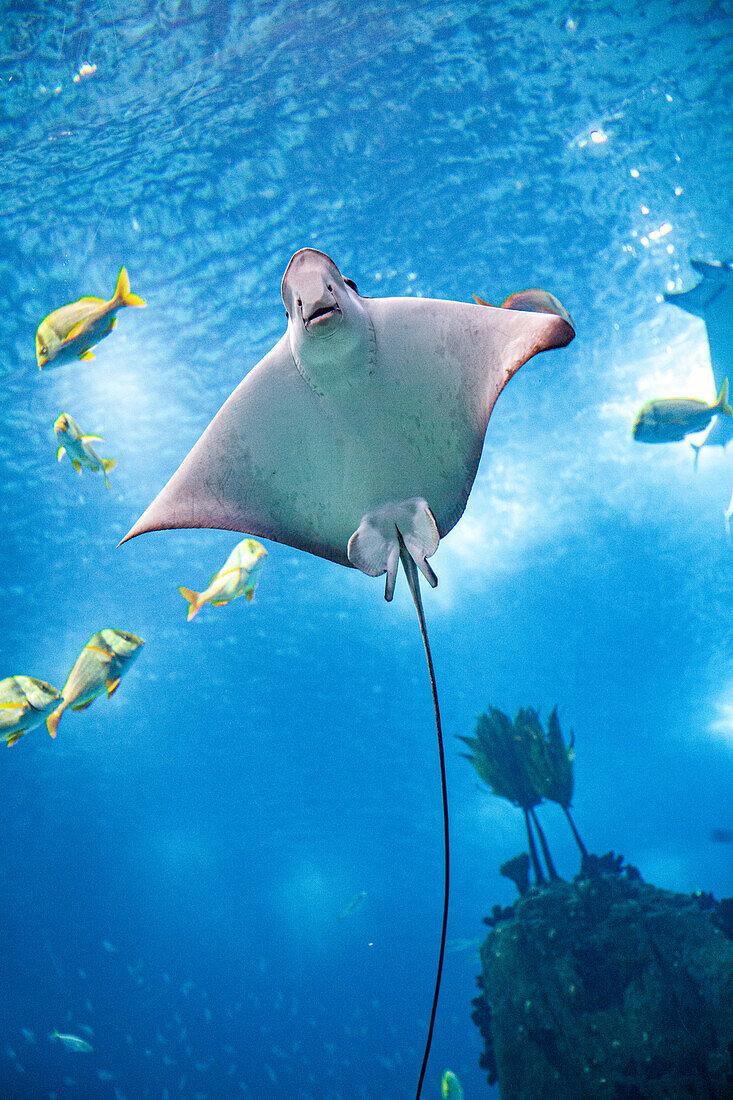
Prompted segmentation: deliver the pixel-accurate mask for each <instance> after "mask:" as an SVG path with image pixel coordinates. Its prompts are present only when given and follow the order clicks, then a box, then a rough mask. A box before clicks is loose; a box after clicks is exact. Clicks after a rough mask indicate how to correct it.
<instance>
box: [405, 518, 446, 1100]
mask: <svg viewBox="0 0 733 1100" xmlns="http://www.w3.org/2000/svg"><path fill="white" fill-rule="evenodd" d="M397 537H398V539H399V543H400V560H401V562H402V565H403V568H404V570H405V574H406V576H407V583H408V584H409V586H410V592H411V593H412V598H413V600H414V602H415V610H416V611H417V618H418V621H419V623H420V633H421V634H422V640H423V645H424V646H425V656H426V657H427V659H428V673H429V675H430V689H431V691H432V693H433V709H434V710H435V731H436V733H437V735H438V755H439V757H440V782H441V786H442V789H443V836H444V841H445V843H444V854H445V874H444V888H443V924H442V928H441V932H440V953H439V955H438V969H437V973H436V975H435V992H434V993H433V1007H432V1010H431V1012H430V1026H429V1027H428V1037H427V1040H426V1042H425V1053H424V1055H423V1060H422V1066H421V1067H420V1080H419V1081H418V1083H417V1092H416V1093H415V1100H420V1093H421V1092H422V1083H423V1078H424V1077H425V1070H426V1068H427V1064H428V1058H429V1056H430V1044H431V1043H432V1041H433V1028H434V1027H435V1012H436V1010H437V1007H438V996H439V994H440V979H441V976H442V973H443V957H444V956H445V933H446V927H447V924H448V892H449V885H450V840H449V830H448V788H447V786H446V782H445V754H444V752H443V727H442V725H441V721H440V708H439V706H438V689H437V686H436V684H435V670H434V668H433V657H432V654H431V652H430V642H429V641H428V632H427V627H426V626H425V614H424V612H423V606H422V598H421V596H420V583H419V581H418V577H417V568H416V566H415V562H414V561H413V559H412V557H411V555H410V554H409V553H408V551H407V550H406V549H405V544H404V542H403V541H402V535H401V534H400V533H399V531H398V532H397Z"/></svg>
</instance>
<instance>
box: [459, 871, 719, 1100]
mask: <svg viewBox="0 0 733 1100" xmlns="http://www.w3.org/2000/svg"><path fill="white" fill-rule="evenodd" d="M729 908H730V905H729V903H726V902H715V901H714V899H712V898H711V896H710V895H705V894H703V895H691V896H690V895H682V894H674V893H670V892H669V891H666V890H660V889H657V888H656V887H654V886H651V885H648V884H646V883H644V882H643V880H642V879H641V876H640V875H639V872H638V871H636V869H635V868H632V867H629V866H626V867H623V866H622V862H621V857H613V855H612V854H609V856H607V857H602V858H599V857H597V856H592V855H591V856H587V857H586V858H585V859H584V860H583V870H582V872H581V874H580V875H578V876H577V877H576V878H575V880H574V881H573V882H563V881H561V880H556V881H553V882H550V883H549V884H546V885H542V886H540V887H536V888H534V889H532V890H530V891H529V892H528V893H527V894H526V895H525V896H524V897H519V898H518V899H517V900H516V901H515V903H514V905H513V906H511V907H507V908H503V909H501V908H499V907H495V909H494V912H493V915H492V917H491V918H487V921H486V923H487V924H490V925H491V926H492V927H491V931H490V932H489V935H488V937H487V939H486V941H485V943H484V944H483V946H482V948H481V963H482V973H481V975H480V977H479V979H478V984H479V987H480V989H481V994H480V996H479V997H477V998H476V999H475V1000H474V1002H473V1003H474V1014H473V1018H474V1021H475V1023H476V1024H477V1026H479V1028H480V1029H481V1032H482V1035H483V1037H484V1042H485V1052H484V1055H483V1057H482V1060H481V1064H482V1065H483V1067H484V1068H485V1069H486V1070H487V1072H488V1078H489V1081H490V1082H492V1083H493V1081H495V1080H497V1079H498V1082H499V1088H500V1092H501V1097H502V1100H595V1098H598V1100H642V1098H643V1100H688V1098H689V1100H697V1098H700V1100H703V1098H704V1100H728V1098H729V1097H731V1096H733V940H732V939H731V938H730V937H731V930H730V927H729V925H728V920H727V918H728V915H729Z"/></svg>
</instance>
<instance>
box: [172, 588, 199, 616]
mask: <svg viewBox="0 0 733 1100" xmlns="http://www.w3.org/2000/svg"><path fill="white" fill-rule="evenodd" d="M178 591H179V592H180V593H181V595H182V596H183V598H184V600H188V602H189V605H190V606H189V608H188V615H187V616H186V622H187V623H190V622H191V619H192V618H193V617H194V615H198V613H199V611H200V610H201V608H202V607H203V604H202V603H200V602H199V600H200V597H201V593H200V592H194V591H193V590H192V589H191V588H182V587H181V586H180V585H179V588H178Z"/></svg>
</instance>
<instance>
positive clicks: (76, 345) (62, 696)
mask: <svg viewBox="0 0 733 1100" xmlns="http://www.w3.org/2000/svg"><path fill="white" fill-rule="evenodd" d="M84 69H85V66H82V70H80V72H82V75H84ZM87 71H88V72H89V73H91V72H93V71H94V67H87ZM145 304H146V303H145V302H144V301H143V299H142V298H141V297H139V295H137V294H133V293H132V291H131V290H130V279H129V276H128V274H127V269H126V268H125V267H124V266H123V267H121V268H120V273H119V275H118V277H117V285H116V286H115V291H114V294H113V295H112V297H111V298H110V299H109V300H105V299H104V298H94V297H85V298H79V299H78V301H76V302H71V303H69V305H65V306H61V307H60V308H59V309H55V310H53V311H52V312H51V313H49V314H48V316H47V317H45V318H44V319H43V320H42V321H41V323H40V325H39V326H38V329H37V331H36V361H37V363H38V366H39V368H40V369H41V370H43V368H44V367H49V366H54V367H58V366H61V365H62V364H64V363H70V362H72V361H74V360H88V359H94V353H93V352H92V350H91V349H92V348H93V347H95V346H96V345H97V344H98V343H99V342H100V340H103V339H104V337H105V336H108V335H109V333H110V332H112V330H113V329H114V327H115V325H116V324H117V316H116V315H117V312H118V311H119V310H120V309H122V308H123V307H125V306H137V307H140V306H144V305H145ZM53 430H54V435H55V436H56V440H57V443H58V448H57V451H56V457H57V459H58V461H59V462H61V461H63V459H64V458H68V459H69V461H70V462H71V465H72V467H73V468H74V470H75V471H76V472H77V473H78V474H81V471H82V467H85V468H86V469H88V470H91V471H92V472H93V473H101V474H102V475H103V477H104V481H105V485H106V486H107V488H108V489H109V488H110V484H109V478H108V476H107V475H108V474H109V472H110V470H112V469H114V467H115V466H116V465H117V461H116V459H114V458H102V457H100V455H99V454H98V453H97V451H96V449H95V447H94V444H96V443H103V442H104V440H103V439H102V437H101V436H99V435H89V434H86V433H84V432H83V431H82V429H81V428H80V427H79V425H78V424H77V422H76V420H75V419H74V418H73V416H71V414H70V413H67V412H62V413H60V414H59V415H58V416H57V418H56V420H55V422H54V426H53ZM266 554H267V551H266V550H265V548H264V546H262V545H261V543H259V542H257V541H256V540H255V539H249V538H248V539H242V541H241V542H239V543H237V545H236V546H235V547H234V549H233V550H232V552H231V553H230V555H229V557H228V558H227V560H226V562H225V563H224V565H223V566H222V567H221V569H219V570H217V572H216V573H214V575H213V577H212V578H211V580H210V582H209V584H208V586H207V587H206V588H205V589H204V590H203V591H202V592H194V591H193V590H192V589H190V588H183V587H182V588H181V589H180V592H181V594H182V595H183V596H184V597H185V599H186V600H187V601H188V604H189V608H188V619H189V620H190V619H192V618H193V617H194V615H197V614H198V612H199V611H200V610H201V608H202V607H203V606H204V604H207V603H211V604H212V606H213V607H223V606H224V605H225V604H228V603H230V602H231V601H232V600H235V599H237V598H238V597H239V596H245V597H246V598H247V601H248V602H250V601H251V600H252V596H253V595H254V590H255V586H256V584H257V580H258V576H259V571H260V568H261V565H262V559H263V558H264V557H265V556H266ZM144 644H145V643H144V641H143V639H142V638H140V637H138V635H137V634H133V633H131V632H130V631H127V630H119V629H117V628H116V627H105V628H104V629H102V630H98V631H96V633H94V634H93V635H92V636H91V638H90V639H89V641H88V642H87V643H86V645H85V646H84V647H83V649H82V650H81V652H80V653H79V656H78V657H77V658H76V660H75V662H74V664H73V665H72V668H71V671H70V672H69V675H68V676H67V678H66V683H65V684H64V687H63V689H62V690H61V691H58V690H57V688H55V687H53V686H52V685H51V684H49V683H47V682H46V681H45V680H39V679H36V678H35V677H33V676H8V677H6V678H5V679H4V680H0V741H4V742H5V744H6V745H8V746H11V745H14V744H15V743H16V742H17V741H19V740H20V738H21V737H23V736H24V735H25V734H26V733H28V732H29V731H30V730H32V729H35V728H36V727H37V726H40V725H42V724H43V723H44V722H45V723H46V727H47V729H48V732H49V733H50V735H51V737H56V733H57V730H58V725H59V722H60V721H61V717H62V715H63V713H64V711H65V710H67V709H70V710H73V711H82V710H86V708H87V707H89V706H91V704H92V703H93V702H94V700H95V699H97V698H98V697H99V696H100V695H102V694H103V693H104V692H106V694H107V698H111V697H112V695H114V693H115V692H116V691H117V688H118V687H119V684H120V680H121V679H122V677H123V676H124V675H125V673H126V672H127V671H128V670H129V668H130V667H131V665H132V663H133V661H134V660H135V658H136V657H137V656H138V654H139V652H140V650H141V648H142V646H143V645H144ZM53 1037H54V1038H57V1039H58V1040H59V1041H60V1042H62V1043H64V1045H66V1046H67V1048H68V1049H75V1050H85V1049H91V1047H88V1044H87V1045H86V1046H82V1047H80V1046H76V1047H74V1046H73V1043H74V1042H81V1043H83V1042H84V1040H79V1039H78V1038H77V1037H75V1036H73V1035H63V1034H59V1033H54V1036H53Z"/></svg>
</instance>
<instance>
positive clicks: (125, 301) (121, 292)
mask: <svg viewBox="0 0 733 1100" xmlns="http://www.w3.org/2000/svg"><path fill="white" fill-rule="evenodd" d="M114 297H115V301H116V302H119V303H120V305H122V306H144V305H147V302H144V301H143V299H142V298H140V297H139V295H137V294H133V293H132V292H131V290H130V276H129V275H128V274H127V268H126V267H121V268H120V273H119V275H118V276H117V286H116V287H115V294H114Z"/></svg>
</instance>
